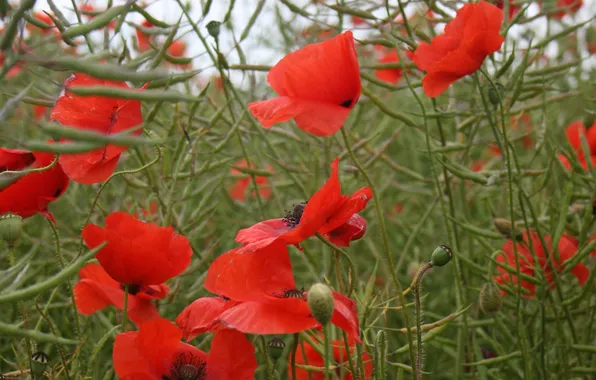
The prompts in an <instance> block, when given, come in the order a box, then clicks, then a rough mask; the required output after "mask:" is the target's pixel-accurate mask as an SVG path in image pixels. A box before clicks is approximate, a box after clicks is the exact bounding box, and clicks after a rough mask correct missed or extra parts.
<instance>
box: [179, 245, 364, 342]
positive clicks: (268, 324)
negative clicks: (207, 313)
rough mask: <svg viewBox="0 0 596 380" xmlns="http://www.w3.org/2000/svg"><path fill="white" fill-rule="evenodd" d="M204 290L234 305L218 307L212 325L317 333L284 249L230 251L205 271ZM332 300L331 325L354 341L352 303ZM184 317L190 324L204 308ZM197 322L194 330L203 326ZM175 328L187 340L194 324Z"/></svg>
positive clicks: (250, 330)
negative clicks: (217, 312) (186, 337)
mask: <svg viewBox="0 0 596 380" xmlns="http://www.w3.org/2000/svg"><path fill="white" fill-rule="evenodd" d="M204 286H205V289H207V290H208V291H209V292H211V293H214V294H217V295H220V296H223V297H226V298H227V299H229V300H231V301H229V302H232V301H234V302H235V304H230V305H227V306H226V305H223V306H222V305H221V302H220V305H219V307H220V309H218V310H219V311H220V312H221V314H220V315H219V317H218V319H217V322H219V323H220V324H222V325H223V326H225V327H228V328H233V329H236V330H238V331H242V332H245V333H249V334H291V333H296V332H300V331H304V330H308V329H312V328H320V324H319V323H318V322H317V321H316V320H315V319H314V318H313V316H312V315H311V312H310V309H309V307H308V303H307V301H306V297H307V292H304V291H302V290H299V289H297V286H296V282H295V280H294V275H293V272H292V263H291V261H290V256H289V252H288V248H287V246H285V245H284V244H281V243H278V244H274V245H270V246H268V247H265V248H263V249H261V250H258V251H255V252H241V251H240V250H238V249H234V250H231V251H229V252H226V253H224V254H223V255H221V256H219V257H218V258H217V259H215V260H214V261H213V263H212V264H211V266H210V267H209V271H208V272H207V278H206V279H205V283H204ZM333 298H334V300H335V305H334V311H333V315H332V318H331V323H333V324H334V325H336V326H337V327H339V328H341V329H343V330H344V331H346V332H347V333H348V335H349V336H350V337H352V338H353V339H357V340H359V334H360V333H359V328H358V312H357V310H356V304H355V302H354V301H352V300H351V299H349V298H348V297H346V296H344V295H342V294H340V293H338V292H333ZM185 313H186V316H185V318H184V320H185V321H190V320H191V318H190V316H191V315H192V314H196V313H198V314H202V313H204V309H203V307H202V304H194V303H193V304H191V305H190V306H189V307H187V309H185V311H183V314H185ZM181 315H182V314H181ZM179 319H181V318H180V317H179ZM177 321H178V320H177ZM201 323H203V322H201ZM201 323H199V324H198V325H199V327H202V326H204V324H201ZM179 325H180V323H179ZM181 327H182V328H183V330H184V331H185V335H191V334H192V331H193V330H196V328H197V325H194V324H192V323H190V324H189V323H186V324H184V325H181Z"/></svg>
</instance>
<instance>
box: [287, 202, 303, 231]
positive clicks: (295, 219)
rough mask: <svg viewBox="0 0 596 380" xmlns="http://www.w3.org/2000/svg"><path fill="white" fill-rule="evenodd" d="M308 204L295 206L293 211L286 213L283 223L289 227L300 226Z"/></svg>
mask: <svg viewBox="0 0 596 380" xmlns="http://www.w3.org/2000/svg"><path fill="white" fill-rule="evenodd" d="M306 203H307V202H302V203H298V204H297V205H295V206H294V209H293V210H292V211H286V216H285V217H284V218H283V221H284V222H285V223H286V225H287V226H288V227H291V228H294V227H296V226H297V225H298V224H300V219H301V218H302V214H303V213H304V208H305V207H306Z"/></svg>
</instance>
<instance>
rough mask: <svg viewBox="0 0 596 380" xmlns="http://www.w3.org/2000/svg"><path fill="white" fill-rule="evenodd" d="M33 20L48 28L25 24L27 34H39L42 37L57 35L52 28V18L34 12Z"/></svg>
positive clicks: (53, 27) (43, 13)
mask: <svg viewBox="0 0 596 380" xmlns="http://www.w3.org/2000/svg"><path fill="white" fill-rule="evenodd" d="M33 18H35V19H37V20H39V21H41V22H43V23H44V24H46V25H48V26H49V27H50V28H45V29H42V28H39V27H37V26H35V25H33V24H27V26H26V28H27V30H28V31H29V33H35V32H39V33H41V34H42V35H43V36H45V35H47V34H54V35H58V34H59V32H58V31H57V30H56V28H55V26H54V20H52V18H51V17H50V16H49V15H48V14H47V13H45V12H34V13H33Z"/></svg>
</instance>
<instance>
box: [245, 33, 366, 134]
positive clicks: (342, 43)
mask: <svg viewBox="0 0 596 380" xmlns="http://www.w3.org/2000/svg"><path fill="white" fill-rule="evenodd" d="M267 81H268V82H269V84H270V85H271V87H272V88H273V89H274V90H275V91H276V92H277V93H278V94H279V95H280V96H279V97H277V98H274V99H270V100H265V101H260V102H253V103H249V104H248V108H249V109H250V111H251V112H252V114H253V116H254V117H256V118H257V119H258V120H259V122H260V123H261V124H262V125H263V126H264V127H265V128H268V127H271V126H272V125H273V124H276V123H281V122H284V121H288V120H290V119H294V120H295V121H296V124H297V125H298V127H299V128H300V129H302V130H303V131H305V132H308V133H311V134H313V135H315V136H329V135H332V134H334V133H336V132H337V131H338V130H339V129H340V128H341V127H342V125H343V123H344V121H345V120H346V118H347V117H348V115H349V114H350V110H351V109H352V108H353V107H354V105H356V102H357V101H358V98H359V97H360V92H361V84H360V71H359V67H358V58H357V57H356V50H355V48H354V38H353V36H352V32H350V31H348V32H345V33H343V34H340V35H339V36H337V37H334V38H332V39H330V40H327V41H324V42H320V43H316V44H311V45H307V46H305V47H304V48H302V49H300V50H297V51H295V52H293V53H290V54H288V55H287V56H285V57H284V58H283V59H282V60H281V61H279V62H278V63H277V64H276V65H275V66H273V68H272V69H271V70H270V71H269V74H268V75H267Z"/></svg>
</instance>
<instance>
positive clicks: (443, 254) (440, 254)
mask: <svg viewBox="0 0 596 380" xmlns="http://www.w3.org/2000/svg"><path fill="white" fill-rule="evenodd" d="M451 256H452V253H451V248H449V247H447V246H446V245H439V246H438V247H437V248H435V250H434V251H433V254H432V256H431V257H430V263H431V264H432V265H433V266H434V267H442V266H443V265H445V264H447V263H448V262H450V261H451Z"/></svg>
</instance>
